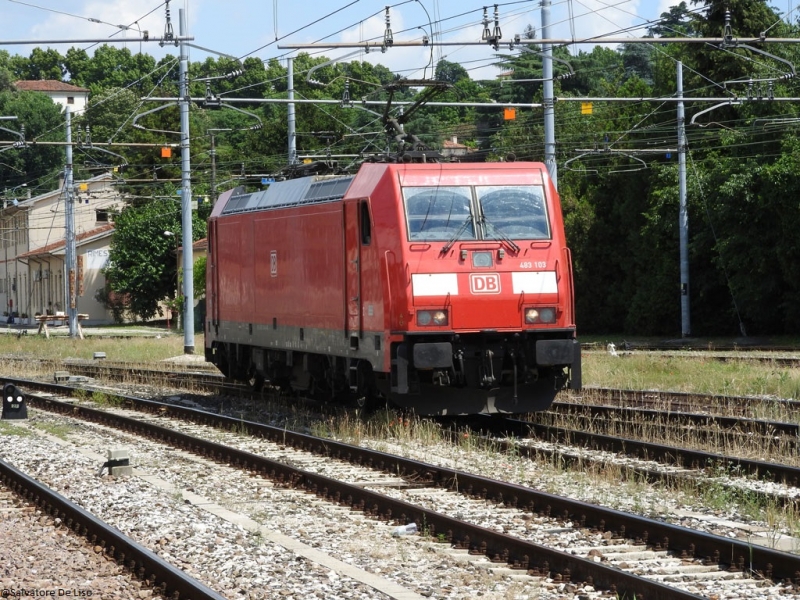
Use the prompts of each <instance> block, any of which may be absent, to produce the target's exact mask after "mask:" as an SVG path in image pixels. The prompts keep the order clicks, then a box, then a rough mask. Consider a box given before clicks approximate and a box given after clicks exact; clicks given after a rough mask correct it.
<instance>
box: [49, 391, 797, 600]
mask: <svg viewBox="0 0 800 600" xmlns="http://www.w3.org/2000/svg"><path fill="white" fill-rule="evenodd" d="M59 387H63V386H59ZM120 399H121V400H122V401H123V404H124V405H127V406H128V407H130V408H139V409H142V410H144V409H146V410H148V411H152V412H157V413H159V414H161V415H162V416H174V417H180V418H183V419H186V420H189V421H193V422H198V423H202V424H205V425H212V426H217V427H224V428H226V429H233V430H236V431H244V432H246V433H249V434H250V435H256V436H259V437H263V438H265V439H267V440H270V441H273V442H276V443H281V444H285V445H289V446H292V447H295V448H298V449H301V450H305V451H308V452H314V453H318V454H321V455H325V456H330V457H332V458H336V459H340V460H345V461H348V462H351V463H355V464H360V465H365V466H367V467H370V468H375V469H379V470H383V471H386V472H391V473H393V474H400V475H401V476H402V477H405V478H407V479H409V480H413V481H415V482H417V483H419V482H422V483H427V484H430V485H438V486H441V487H444V488H447V489H451V490H454V491H458V492H461V493H463V494H466V495H469V496H472V497H479V498H485V499H488V500H492V501H494V502H496V503H500V504H504V505H507V506H514V507H519V508H522V509H523V510H527V511H530V512H537V513H539V514H544V515H548V516H550V515H553V516H558V517H561V518H563V519H565V520H570V521H572V522H573V523H575V524H577V525H578V526H580V527H582V528H589V529H594V530H599V531H610V532H612V534H613V535H617V536H620V537H622V536H624V537H625V538H630V539H634V540H638V541H639V543H643V544H651V545H653V546H655V547H656V548H660V549H663V550H670V551H673V552H675V553H676V554H677V555H679V556H687V557H695V556H699V557H706V559H707V560H709V561H715V562H717V563H723V564H728V565H732V567H731V568H732V570H741V569H746V570H749V571H751V572H752V573H754V574H756V575H757V576H758V575H760V576H764V577H767V578H775V579H791V578H793V577H794V576H795V573H796V572H798V571H800V556H795V555H791V554H788V553H784V552H779V551H776V550H772V549H770V548H765V547H760V546H754V545H752V544H749V543H745V542H741V541H738V540H734V539H728V538H725V537H722V536H716V535H712V534H707V533H703V532H698V531H694V530H691V529H687V528H684V527H680V526H676V525H670V524H667V523H663V522H660V521H656V520H651V519H647V518H645V517H640V516H637V515H632V514H628V513H624V512H621V511H617V510H613V509H609V508H604V507H600V506H596V505H592V504H589V503H586V502H581V501H576V500H571V499H568V498H563V497H559V496H556V495H553V494H548V493H546V492H540V491H537V490H534V489H531V488H528V487H525V486H521V485H516V484H511V483H506V482H500V481H494V480H491V479H488V478H485V477H482V476H479V475H473V474H470V473H465V472H460V471H456V470H453V469H448V468H445V467H440V466H436V465H431V464H426V463H423V462H420V461H415V460H411V459H407V458H403V457H398V456H394V455H391V454H386V453H383V452H378V451H375V450H369V449H366V448H361V447H358V446H352V445H350V444H345V443H342V442H336V441H333V440H328V439H322V438H316V437H313V436H309V435H305V434H301V433H297V432H292V431H288V430H286V429H282V428H278V427H272V426H269V425H264V424H261V423H253V422H249V421H242V420H240V419H235V418H230V417H225V416H222V415H217V414H212V413H207V412H204V411H198V410H194V409H189V408H184V407H178V406H174V405H168V404H163V403H160V402H153V401H149V400H143V399H138V398H130V397H125V396H122V397H120ZM35 402H36V404H37V405H39V406H41V407H43V408H46V409H48V410H52V411H55V412H63V413H66V414H69V415H71V416H82V415H85V417H84V418H92V419H97V420H98V421H99V422H103V423H110V424H112V425H114V426H117V427H122V428H127V429H130V430H133V431H147V430H149V431H152V432H157V435H158V436H161V437H160V439H163V440H164V441H165V442H166V443H169V444H182V445H185V447H186V448H188V449H189V450H191V451H193V452H198V453H204V454H207V455H208V456H210V457H211V458H212V459H215V460H223V459H224V460H225V461H226V462H228V463H231V464H234V465H238V466H240V467H241V468H244V469H248V470H252V471H257V472H258V473H260V474H262V475H267V474H268V476H269V477H270V478H271V479H277V480H278V481H279V482H280V481H283V482H284V483H286V484H291V485H293V486H295V487H301V488H303V489H307V490H310V491H313V492H314V493H317V494H318V495H322V496H324V497H325V498H326V499H329V500H330V499H333V501H336V502H340V503H343V504H348V505H350V506H351V507H352V508H360V509H362V510H365V512H367V514H370V515H372V516H379V517H380V518H384V519H387V520H391V519H398V518H399V519H400V521H406V522H408V521H412V520H413V521H415V522H418V525H419V526H420V529H422V530H424V531H426V532H429V533H432V534H436V533H437V532H438V533H444V532H448V533H447V534H446V535H447V537H448V538H449V539H450V540H451V542H452V543H453V544H455V545H456V546H459V545H460V546H462V547H463V546H467V547H468V548H469V549H471V550H472V551H474V552H480V553H482V554H486V555H487V556H489V557H490V558H491V559H493V560H498V561H500V562H507V563H509V564H510V565H512V567H514V566H516V567H517V568H528V569H530V570H536V569H538V570H539V572H540V573H542V572H550V571H551V570H553V569H551V566H553V565H557V566H555V567H554V568H555V569H561V573H560V576H561V577H562V578H573V579H576V578H577V579H579V580H584V581H588V580H589V578H591V580H592V582H593V585H596V586H599V587H601V588H608V589H612V586H614V588H615V589H616V591H617V592H618V593H623V594H636V596H637V597H641V596H642V595H644V596H645V597H647V598H648V599H653V598H664V599H666V598H682V597H686V598H689V597H692V598H694V597H695V596H693V595H691V594H686V593H684V592H681V591H680V590H676V589H674V588H669V587H666V586H661V584H657V585H654V582H652V581H647V580H644V581H642V580H640V579H639V578H638V577H636V576H633V575H630V574H627V573H624V572H621V571H617V570H614V569H610V570H608V569H607V568H600V569H599V570H595V569H596V568H597V567H601V566H602V565H599V564H598V563H594V562H591V561H584V560H583V559H579V558H577V557H574V556H570V555H566V556H565V555H564V554H563V553H561V552H559V551H554V550H551V549H548V548H544V547H540V546H538V545H536V544H530V543H528V542H525V541H523V540H519V539H516V538H513V537H510V536H507V535H504V534H499V533H497V532H493V531H488V530H485V529H483V528H481V527H477V526H473V525H470V524H467V523H463V522H461V521H458V520H455V519H451V518H449V517H446V516H443V515H439V514H437V513H434V512H432V511H428V510H425V509H422V508H419V507H416V506H413V505H410V504H407V503H405V502H402V501H396V500H392V499H390V498H388V497H386V496H383V495H380V494H377V493H374V492H369V491H368V490H364V489H362V488H360V487H357V486H350V485H347V484H343V483H341V482H337V481H335V480H331V479H329V478H327V477H324V476H322V475H318V474H314V473H308V472H305V471H302V470H300V469H295V468H292V467H290V466H289V465H286V464H283V463H279V462H275V461H271V460H269V459H266V458H263V457H260V456H257V455H253V454H251V453H248V452H244V451H239V450H235V449H232V448H228V447H226V446H224V445H221V444H216V443H214V442H207V441H205V440H199V439H197V438H193V437H191V436H188V435H185V434H181V433H178V432H175V431H173V430H170V429H165V428H162V427H158V426H155V425H150V424H145V423H142V422H141V421H137V420H133V419H127V418H124V417H120V416H118V415H112V414H110V413H107V412H105V411H99V410H95V409H90V408H87V407H83V406H77V405H74V404H72V403H62V402H58V401H55V400H52V399H49V398H38V399H36V400H35ZM451 534H452V535H451ZM526 564H527V567H525V565H526ZM567 569H569V573H567Z"/></svg>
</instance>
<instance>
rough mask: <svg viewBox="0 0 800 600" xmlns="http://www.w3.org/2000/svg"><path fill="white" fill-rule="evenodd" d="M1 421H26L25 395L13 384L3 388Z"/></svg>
mask: <svg viewBox="0 0 800 600" xmlns="http://www.w3.org/2000/svg"><path fill="white" fill-rule="evenodd" d="M2 418H3V419H27V418H28V406H27V404H26V403H25V394H23V393H22V390H20V389H19V388H18V387H17V386H15V385H14V384H13V383H7V384H5V385H4V386H3V413H2Z"/></svg>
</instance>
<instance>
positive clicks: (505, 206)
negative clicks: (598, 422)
mask: <svg viewBox="0 0 800 600" xmlns="http://www.w3.org/2000/svg"><path fill="white" fill-rule="evenodd" d="M464 167H466V168H465V169H463V170H459V171H456V172H455V173H454V174H450V173H436V171H435V170H433V169H425V168H422V167H421V166H418V165H415V166H414V167H411V168H408V169H406V170H405V172H404V173H403V174H402V175H401V176H400V177H399V178H398V183H399V187H400V190H399V194H398V196H399V198H400V200H401V207H400V208H401V209H402V215H401V218H402V222H403V223H404V225H405V227H404V230H405V231H404V233H405V238H406V239H405V243H404V248H403V251H404V253H405V256H406V258H407V262H406V265H407V269H408V271H409V273H410V277H409V281H408V284H407V287H406V291H407V293H406V296H405V299H406V303H405V306H404V307H403V308H404V310H405V313H406V315H405V316H406V317H407V318H405V319H403V318H402V316H398V321H397V322H396V323H395V325H396V326H397V325H403V324H404V325H405V326H404V327H403V328H404V329H405V331H404V332H403V334H402V336H401V339H399V340H397V341H395V342H394V343H393V344H392V346H391V381H390V392H391V397H392V400H393V401H394V402H395V403H397V404H400V405H402V406H407V407H411V408H414V409H415V410H417V411H418V412H424V413H434V414H451V413H450V411H452V410H453V407H457V412H464V413H494V412H503V413H514V412H528V411H535V410H543V409H545V408H547V407H548V406H549V405H550V404H551V403H552V401H553V399H554V397H555V395H556V393H557V392H558V390H559V389H562V388H564V387H573V388H579V387H580V385H581V381H580V379H581V374H580V347H579V344H578V342H577V340H576V338H575V325H574V308H573V301H572V273H571V263H570V256H569V251H568V249H567V248H566V245H565V243H564V235H563V223H562V222H561V217H560V206H559V204H558V198H557V195H556V194H555V190H554V188H553V187H552V185H549V179H548V178H547V176H546V173H545V172H544V170H543V169H542V168H541V167H539V168H535V167H534V168H532V166H531V165H523V164H517V165H481V166H480V167H475V166H468V165H464ZM468 169H471V170H472V172H470V171H469V170H468ZM395 331H396V329H395ZM398 333H399V332H398Z"/></svg>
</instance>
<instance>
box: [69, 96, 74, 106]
mask: <svg viewBox="0 0 800 600" xmlns="http://www.w3.org/2000/svg"><path fill="white" fill-rule="evenodd" d="M67 104H75V96H67Z"/></svg>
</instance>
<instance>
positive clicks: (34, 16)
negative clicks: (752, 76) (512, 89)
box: [0, 0, 791, 79]
mask: <svg viewBox="0 0 800 600" xmlns="http://www.w3.org/2000/svg"><path fill="white" fill-rule="evenodd" d="M679 1H680V0H551V9H550V26H551V35H550V37H554V38H556V37H557V38H569V39H581V38H587V37H592V36H600V35H615V36H617V37H622V36H629V37H642V36H644V35H645V29H644V28H640V29H636V30H632V29H631V28H632V27H643V26H645V25H646V24H647V23H648V22H649V21H652V20H654V19H657V18H658V16H659V15H660V14H661V13H662V12H665V11H667V10H668V9H669V7H670V6H672V5H673V4H678V3H679ZM781 1H783V2H787V1H788V2H790V3H791V0H781ZM387 4H388V0H383V1H381V2H376V1H375V0H303V1H302V2H300V1H298V0H223V1H221V0H172V1H171V2H169V4H165V3H164V2H163V0H24V1H23V0H0V15H2V22H3V32H4V33H3V34H0V36H2V39H0V49H3V50H6V51H8V52H9V53H10V54H21V55H23V56H29V55H30V52H31V50H32V49H33V48H34V47H35V46H41V47H46V46H51V47H53V48H55V49H57V50H58V51H59V52H60V53H62V54H65V53H66V51H67V50H68V49H69V48H70V47H73V46H75V47H79V48H85V49H87V51H88V52H90V53H91V47H92V45H91V44H79V43H74V42H75V41H76V40H85V39H100V38H103V39H105V38H108V40H109V43H112V41H113V43H115V44H120V45H121V46H123V47H127V48H129V49H130V50H131V51H132V52H139V51H142V52H145V53H147V54H151V55H153V56H155V57H156V58H161V57H163V56H164V55H165V54H167V53H169V54H172V55H173V56H177V55H178V54H179V52H178V49H177V48H176V47H175V46H169V45H168V46H165V47H161V46H160V45H159V44H158V43H157V42H147V43H139V42H128V43H127V44H126V43H125V42H122V41H121V40H123V39H124V38H125V37H129V38H130V37H133V38H138V37H140V36H139V31H140V30H141V31H145V30H147V31H149V33H150V35H151V36H153V37H161V36H163V35H164V33H165V31H166V28H167V25H166V8H167V7H168V8H169V13H170V22H171V26H172V31H173V32H174V34H175V35H178V34H179V32H180V25H179V13H180V12H181V11H182V12H183V14H184V16H185V18H186V21H187V31H186V35H188V36H193V37H194V40H193V41H191V42H190V43H192V44H194V45H196V46H200V47H202V48H203V49H200V48H191V49H190V55H189V58H190V60H191V61H203V60H205V59H206V58H207V57H209V56H211V57H216V56H217V55H218V54H222V55H230V56H235V57H237V58H244V57H257V58H259V59H262V60H265V61H266V60H269V59H272V58H278V59H281V60H284V59H285V58H286V57H287V56H291V55H292V51H290V50H287V49H282V48H280V46H282V45H286V44H309V43H316V42H328V43H337V42H359V41H363V40H370V39H382V38H383V35H384V32H385V30H386V11H385V7H386V6H387ZM388 5H389V6H390V11H389V17H390V29H391V31H392V35H393V38H394V40H395V42H397V41H420V40H421V39H422V36H423V35H428V37H429V38H433V37H434V36H436V37H437V38H438V39H440V40H444V41H447V42H480V41H481V34H482V32H483V29H484V25H483V23H482V20H483V15H484V7H486V9H487V11H486V12H487V15H488V18H489V20H490V23H489V29H491V30H494V28H495V22H494V10H495V9H494V7H495V4H494V3H492V4H489V3H487V2H486V0H481V1H478V0H394V3H393V4H388ZM496 6H497V11H498V17H499V26H500V31H501V34H502V38H501V47H500V51H501V52H504V53H508V52H509V47H508V43H509V42H510V41H511V40H512V39H513V37H514V34H520V35H521V34H522V33H523V32H524V30H525V28H526V27H527V26H528V25H530V26H532V27H534V28H535V29H536V31H537V37H541V12H542V9H541V0H516V1H513V0H512V1H502V0H499V1H498V3H497V5H496ZM120 26H121V27H120ZM125 28H127V30H126V29H125ZM60 40H68V41H70V42H71V43H66V44H53V43H45V42H53V41H60ZM33 41H38V42H39V43H34V44H29V43H28V42H33ZM12 42H25V44H18V43H12ZM578 50H584V51H591V46H589V45H574V46H571V51H572V52H573V53H574V52H577V51H578ZM305 51H307V52H309V53H315V54H316V53H318V54H320V55H324V56H326V57H328V58H334V57H340V56H342V57H343V56H344V55H347V54H351V55H350V56H347V57H346V58H342V60H346V61H351V60H368V61H370V62H373V63H380V64H383V65H384V66H386V67H387V68H389V69H390V70H392V71H393V72H395V73H401V74H403V75H405V76H406V77H408V78H411V79H420V78H425V77H431V75H432V73H431V67H430V65H431V64H434V65H435V64H436V62H437V61H438V60H439V59H441V58H444V59H446V60H448V61H450V62H455V63H459V64H461V65H462V66H463V67H464V68H465V69H467V70H468V72H469V73H470V76H471V77H472V78H473V79H492V78H495V77H496V76H497V75H499V73H500V70H499V69H498V68H497V67H495V66H492V62H493V59H494V56H495V54H496V52H495V51H494V50H493V49H492V48H491V47H490V46H489V45H488V44H481V45H471V46H460V45H448V46H443V47H435V48H430V47H429V48H422V47H415V48H399V47H395V48H389V49H388V50H387V51H386V52H385V53H381V52H380V51H379V50H373V51H371V52H369V53H368V54H365V53H364V52H359V51H358V50H355V49H349V50H338V51H337V50H332V49H324V48H319V49H308V50H305Z"/></svg>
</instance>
